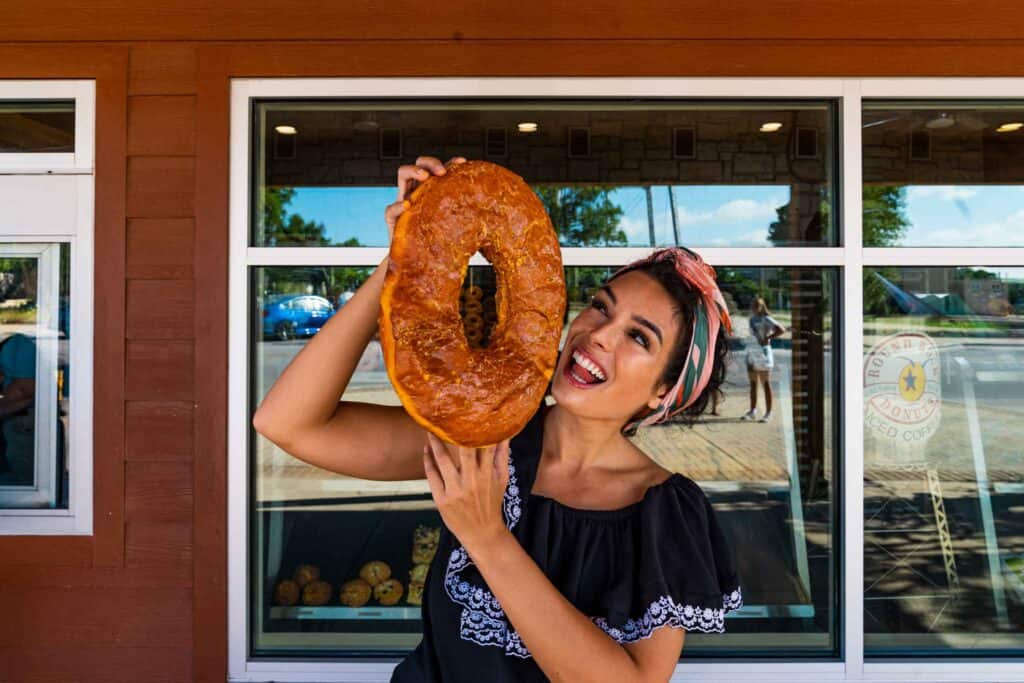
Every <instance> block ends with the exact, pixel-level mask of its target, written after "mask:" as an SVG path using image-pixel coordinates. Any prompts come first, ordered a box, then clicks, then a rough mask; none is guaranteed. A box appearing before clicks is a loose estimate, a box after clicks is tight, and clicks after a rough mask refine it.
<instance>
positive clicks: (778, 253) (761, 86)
mask: <svg viewBox="0 0 1024 683" xmlns="http://www.w3.org/2000/svg"><path fill="white" fill-rule="evenodd" d="M399 92H400V93H401V95H402V96H403V97H410V98H415V97H423V98H434V97H441V96H453V97H465V98H474V97H526V98H529V97H546V96H552V97H580V96H593V97H598V98H610V97H621V96H638V97H639V96H649V97H662V98H665V97H703V98H710V97H717V98H766V99H784V98H793V97H813V98H836V99H838V100H839V101H840V103H841V110H840V113H841V129H840V132H841V134H842V137H841V139H842V141H843V144H842V150H841V156H840V163H841V164H842V173H841V177H840V182H841V183H842V186H841V188H840V192H841V197H842V205H841V210H842V233H843V245H844V246H841V247H825V248H810V247H809V248H770V247H766V248H723V249H705V248H699V251H700V253H701V255H702V256H703V257H704V258H705V259H706V260H707V261H708V262H709V263H711V264H713V265H726V264H727V265H737V266H739V265H751V266H753V265H759V266H767V267H779V266H792V265H804V266H834V267H839V268H840V273H841V274H842V291H843V294H844V296H843V300H842V302H841V304H840V305H841V306H842V309H841V310H842V312H843V320H842V323H841V326H837V327H836V329H837V330H839V329H841V330H842V334H843V347H842V348H843V350H844V352H843V354H842V373H843V375H842V377H843V379H844V384H845V387H844V392H843V394H844V398H843V401H844V403H843V404H842V407H841V408H842V413H841V414H842V418H843V424H842V425H841V428H842V446H843V452H844V455H843V456H841V457H840V458H839V465H840V468H841V471H842V477H843V480H844V484H845V488H844V490H843V491H841V492H837V495H840V496H842V506H843V507H842V510H843V528H842V530H841V533H836V542H837V544H838V543H840V541H841V542H842V544H843V550H842V557H843V559H844V562H845V564H844V567H843V569H844V571H843V583H842V593H843V595H842V599H843V601H844V610H843V621H842V627H841V633H839V634H837V637H841V638H843V642H842V651H843V653H844V655H845V661H843V662H828V661H825V662H823V661H806V662H799V661H778V662H765V661H757V660H751V661H736V660H734V659H733V660H729V661H693V662H688V661H685V660H684V661H682V662H681V663H680V664H679V665H678V667H677V668H676V672H675V674H674V676H673V678H672V680H673V681H682V680H694V679H695V678H699V679H700V680H707V681H716V682H717V681H721V682H724V681H736V682H737V683H738V682H741V681H742V683H748V682H749V681H750V680H751V679H752V678H756V679H757V680H764V681H787V682H788V681H794V682H796V681H875V682H877V683H888V682H892V683H897V682H899V683H904V682H905V681H964V682H966V681H968V680H973V679H976V678H977V677H978V675H987V678H986V680H993V681H994V680H999V681H1020V682H1022V683H1024V661H1020V662H1003V663H994V662H993V663H990V662H984V661H980V660H979V661H976V662H946V661H943V660H941V659H933V660H923V659H914V660H907V661H904V662H892V661H886V662H884V663H876V662H871V661H868V662H865V661H864V656H863V646H864V637H863V608H862V602H863V575H864V567H863V546H864V535H863V517H864V515H863V510H864V504H863V503H864V501H863V495H864V490H863V471H864V466H863V387H862V375H861V366H862V362H863V293H862V291H861V287H862V277H861V272H862V268H863V266H864V265H887V264H896V265H908V264H921V263H927V264H928V265H936V266H940V265H986V264H998V265H1020V266H1024V248H1020V249H1002V248H986V249H959V248H957V249H956V250H954V249H920V248H908V247H902V248H892V249H862V248H861V232H862V224H861V210H862V207H861V178H862V172H861V147H860V137H861V128H860V126H861V109H860V102H861V98H867V97H878V98H881V97H894V98H895V97H899V98H904V97H906V98H910V97H928V98H948V97H992V98H1006V97H1009V96H1012V95H1013V93H1017V96H1018V97H1024V79H1005V78H996V79H990V78H986V79H941V78H936V79H855V78H850V79H841V78H734V79H729V78H486V77H485V78H351V79H345V78H338V79H319V78H317V79H304V78H295V79H235V80H233V81H232V89H231V164H230V168H231V179H230V187H231V198H230V202H231V204H230V221H231V237H230V241H231V257H230V269H231V270H230V275H229V286H230V292H229V302H230V303H229V307H230V308H229V328H230V329H229V347H228V348H229V354H228V356H229V359H231V360H230V361H229V363H230V364H229V384H230V386H229V410H228V419H229V426H228V432H229V442H228V444H229V447H228V452H229V463H228V487H229V496H228V504H229V511H228V518H229V530H228V531H229V534H228V554H229V558H230V559H229V575H228V578H229V581H228V598H229V599H228V606H229V658H228V664H229V680H232V681H269V680H278V681H289V680H290V681H387V680H389V679H390V674H391V670H392V668H393V666H394V664H395V663H397V660H395V661H392V662H356V661H339V662H323V663H319V662H302V661H292V660H288V661H277V662H274V661H262V660H260V661H252V662H250V661H248V660H247V656H246V653H247V650H248V647H247V642H246V638H247V632H248V628H247V613H246V612H247V610H248V607H249V605H248V604H247V600H248V597H247V596H248V591H249V586H248V579H249V577H248V571H247V567H248V557H247V547H246V543H247V519H246V515H247V510H248V501H247V499H246V495H247V476H248V474H247V462H246V461H247V458H248V443H247V440H248V435H249V416H248V415H247V414H246V405H245V404H246V402H247V400H248V398H247V392H248V377H247V374H248V349H247V344H248V340H247V339H246V334H247V329H248V321H247V316H248V314H249V312H250V306H249V302H248V300H247V297H248V281H247V279H246V278H247V269H248V268H249V267H250V266H284V265H310V264H316V265H349V266H367V267H374V266H376V265H377V264H378V263H380V261H382V260H383V259H384V257H385V256H386V255H387V249H386V248H358V249H346V248H341V247H319V248H304V247H303V248H253V247H249V246H248V212H249V207H248V193H249V187H248V181H249V153H250V149H249V144H248V142H249V123H250V120H251V119H250V117H249V102H250V98H252V97H278V98H282V99H286V98H298V97H334V98H344V97H349V96H351V97H357V96H358V97H380V98H383V99H387V98H392V97H394V96H395V95H396V93H399ZM649 252H650V249H649V248H594V249H575V248H565V249H563V262H564V263H565V265H567V266H576V265H619V264H622V263H625V262H627V261H630V260H632V259H635V258H638V257H639V256H642V255H644V254H646V253H649ZM470 263H471V264H483V263H484V261H483V259H482V257H480V256H479V255H477V256H475V257H474V260H472V261H471V262H470ZM837 427H840V426H839V425H837ZM836 531H837V532H839V531H840V530H838V529H837V530H836ZM851 549H852V550H851ZM848 550H849V552H847V551H848ZM850 607H852V609H851V608H850ZM762 659H763V658H762Z"/></svg>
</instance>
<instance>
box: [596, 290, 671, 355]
mask: <svg viewBox="0 0 1024 683" xmlns="http://www.w3.org/2000/svg"><path fill="white" fill-rule="evenodd" d="M597 291H599V292H604V293H605V294H607V295H608V298H609V299H611V300H612V304H615V303H617V302H616V300H615V292H613V291H612V286H611V285H608V284H604V285H601V286H600V287H599V288H598V290H597ZM632 317H633V320H635V321H636V322H638V323H640V324H641V325H643V326H644V327H647V328H649V329H650V330H651V331H652V332H654V334H655V335H657V337H658V343H659V344H664V341H663V340H662V338H661V329H660V328H659V327H658V326H657V325H655V324H654V323H652V322H651V321H650V320H648V319H647V318H644V317H643V316H639V315H637V314H635V313H634V314H633V316H632Z"/></svg>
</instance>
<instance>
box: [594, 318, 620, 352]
mask: <svg viewBox="0 0 1024 683" xmlns="http://www.w3.org/2000/svg"><path fill="white" fill-rule="evenodd" d="M614 333H615V325H614V323H612V322H610V321H609V322H606V323H605V324H604V325H599V326H598V327H596V328H594V330H593V331H591V333H590V340H591V342H592V343H593V344H594V345H595V346H599V347H601V348H602V349H604V350H605V351H609V350H611V348H612V343H613V341H612V340H613V339H614V336H613V335H614Z"/></svg>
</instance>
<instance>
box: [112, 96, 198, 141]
mask: <svg viewBox="0 0 1024 683" xmlns="http://www.w3.org/2000/svg"><path fill="white" fill-rule="evenodd" d="M195 149H196V98H195V97H192V96H185V95H177V96H167V95H162V96H149V97H143V96H136V97H131V98H129V100H128V154H129V155H130V156H142V155H146V156H159V155H169V156H174V155H183V156H191V155H193V154H195Z"/></svg>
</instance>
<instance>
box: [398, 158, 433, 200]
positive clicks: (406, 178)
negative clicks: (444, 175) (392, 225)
mask: <svg viewBox="0 0 1024 683" xmlns="http://www.w3.org/2000/svg"><path fill="white" fill-rule="evenodd" d="M429 177H430V171H428V170H427V169H425V168H420V167H419V166H413V165H411V164H405V165H404V166H399V167H398V200H399V201H401V200H403V199H405V198H406V197H408V196H409V195H410V194H411V193H412V191H413V190H414V189H416V186H417V185H418V184H419V183H421V182H423V181H424V180H426V179H427V178H429Z"/></svg>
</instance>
